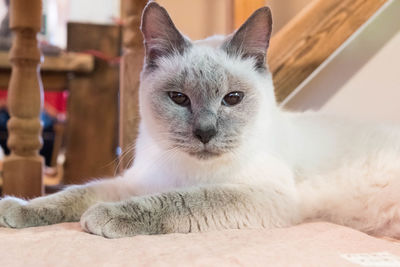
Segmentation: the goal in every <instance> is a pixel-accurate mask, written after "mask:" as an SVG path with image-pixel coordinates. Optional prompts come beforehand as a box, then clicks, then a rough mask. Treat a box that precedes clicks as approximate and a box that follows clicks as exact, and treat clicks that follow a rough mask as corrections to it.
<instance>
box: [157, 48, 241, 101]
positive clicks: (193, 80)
mask: <svg viewBox="0 0 400 267" xmlns="http://www.w3.org/2000/svg"><path fill="white" fill-rule="evenodd" d="M232 64H233V62H232V60H231V59H228V58H227V56H226V54H225V53H224V52H223V51H222V50H220V49H218V48H213V47H204V46H195V47H193V48H192V49H191V50H190V51H187V52H186V53H185V54H183V55H175V56H174V58H168V59H165V60H164V62H163V63H161V64H160V68H161V69H162V70H163V73H162V75H163V76H164V77H163V78H164V79H162V80H164V81H165V82H164V84H165V87H167V90H170V89H172V88H175V89H176V88H178V89H180V90H183V91H188V90H196V92H200V91H205V92H208V93H213V94H215V95H219V94H220V93H224V92H226V91H227V90H229V88H230V87H231V86H232V85H235V86H236V87H238V86H241V87H245V84H246V82H245V81H244V80H243V79H242V77H240V76H238V75H236V74H235V72H234V71H232V68H230V66H231V65H232ZM242 89H243V90H244V89H245V88H242Z"/></svg>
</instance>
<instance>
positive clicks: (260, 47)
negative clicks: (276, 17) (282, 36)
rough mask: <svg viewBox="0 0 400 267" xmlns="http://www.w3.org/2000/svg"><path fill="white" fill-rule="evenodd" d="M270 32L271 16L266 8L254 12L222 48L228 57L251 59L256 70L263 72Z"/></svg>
mask: <svg viewBox="0 0 400 267" xmlns="http://www.w3.org/2000/svg"><path fill="white" fill-rule="evenodd" d="M271 32H272V16H271V10H270V9H269V8H268V7H262V8H260V9H258V10H256V11H255V12H254V13H253V14H252V15H251V16H250V18H248V19H247V21H246V22H245V23H244V24H243V25H242V26H241V27H240V28H239V29H238V30H237V31H236V32H234V33H233V35H232V36H230V37H229V38H228V39H227V40H226V41H225V42H224V43H223V45H222V48H223V49H224V50H225V51H226V52H227V53H228V54H230V55H233V56H241V57H243V58H248V57H252V58H254V59H255V61H256V66H255V67H256V68H257V69H258V70H265V68H266V66H265V61H266V55H267V49H268V46H269V39H270V37H271Z"/></svg>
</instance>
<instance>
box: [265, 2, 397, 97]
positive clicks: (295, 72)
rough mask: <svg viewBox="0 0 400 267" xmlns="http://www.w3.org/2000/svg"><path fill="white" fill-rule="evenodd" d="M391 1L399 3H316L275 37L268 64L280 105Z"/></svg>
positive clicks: (304, 10)
mask: <svg viewBox="0 0 400 267" xmlns="http://www.w3.org/2000/svg"><path fill="white" fill-rule="evenodd" d="M390 1H396V0H314V1H313V2H311V3H310V4H309V5H308V6H307V7H306V8H304V9H303V10H302V11H301V12H300V13H299V14H298V15H297V16H296V17H294V18H293V19H292V20H291V21H290V22H289V23H288V24H287V25H286V26H285V27H283V28H282V29H281V30H280V31H279V32H278V33H276V34H275V35H274V36H273V37H272V39H271V45H270V48H269V52H268V56H269V58H268V63H269V66H270V70H271V71H272V73H273V77H274V84H275V92H276V97H277V100H278V102H282V101H283V100H284V99H285V98H286V97H288V96H289V95H290V94H291V93H292V92H293V91H294V90H295V89H296V88H297V87H298V86H299V85H300V84H301V83H302V82H303V81H304V80H305V79H306V78H307V77H308V76H309V75H310V74H311V73H313V72H314V71H315V70H316V69H317V68H318V67H319V66H320V65H321V64H322V63H323V62H324V61H325V60H326V59H327V58H328V57H329V56H330V55H331V54H332V53H334V51H336V50H337V49H338V48H339V47H340V46H341V45H342V44H343V43H344V42H345V41H346V40H347V39H348V38H349V37H350V36H351V35H352V34H354V33H355V32H356V31H357V30H358V29H359V28H360V27H361V26H362V25H363V24H364V23H365V22H367V21H368V20H369V19H370V18H371V17H372V16H373V15H374V14H375V13H376V12H377V11H378V10H379V9H380V8H381V7H382V6H383V5H384V4H385V3H387V2H390Z"/></svg>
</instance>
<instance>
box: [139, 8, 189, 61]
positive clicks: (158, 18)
mask: <svg viewBox="0 0 400 267" xmlns="http://www.w3.org/2000/svg"><path fill="white" fill-rule="evenodd" d="M140 29H141V31H142V33H143V38H144V45H145V49H146V65H147V67H156V60H157V59H158V58H160V57H163V56H168V55H171V54H173V53H177V52H178V53H183V51H184V50H185V49H186V48H187V47H189V46H190V45H191V44H190V42H189V41H188V40H186V39H185V37H184V36H183V35H182V34H181V33H180V32H179V31H178V30H177V29H176V27H175V25H174V23H173V22H172V20H171V18H170V17H169V15H168V12H167V11H166V10H165V8H163V7H162V6H160V5H159V4H157V3H156V2H149V3H148V4H147V6H146V7H145V8H144V10H143V15H142V25H141V27H140Z"/></svg>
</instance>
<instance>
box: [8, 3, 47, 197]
mask: <svg viewBox="0 0 400 267" xmlns="http://www.w3.org/2000/svg"><path fill="white" fill-rule="evenodd" d="M41 16H42V2H41V0H11V3H10V28H11V29H12V30H13V32H14V40H13V44H12V47H11V50H10V61H11V64H12V73H11V79H10V83H9V87H8V106H9V112H10V116H11V118H10V120H9V121H8V124H7V127H8V132H9V137H8V141H7V145H8V147H9V148H10V150H11V154H10V155H9V156H7V157H6V158H5V160H4V165H3V179H4V182H3V194H5V195H15V196H19V197H24V198H32V197H37V196H41V195H42V194H43V191H44V190H43V178H42V173H43V158H42V157H41V156H40V155H39V149H40V148H41V146H42V138H41V130H42V126H41V122H40V119H39V115H40V110H41V107H42V102H43V88H42V82H41V78H40V72H39V70H40V62H41V58H42V56H41V53H40V50H39V48H38V41H37V33H38V32H39V31H40V28H41Z"/></svg>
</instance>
